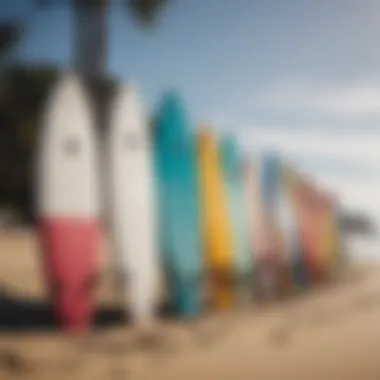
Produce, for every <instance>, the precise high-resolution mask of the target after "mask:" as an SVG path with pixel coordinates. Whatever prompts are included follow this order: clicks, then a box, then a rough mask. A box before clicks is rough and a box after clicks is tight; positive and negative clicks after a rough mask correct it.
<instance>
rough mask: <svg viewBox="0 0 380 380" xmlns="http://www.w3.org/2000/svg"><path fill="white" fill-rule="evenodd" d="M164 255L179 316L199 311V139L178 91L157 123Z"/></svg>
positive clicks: (163, 105)
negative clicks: (197, 145)
mask: <svg viewBox="0 0 380 380" xmlns="http://www.w3.org/2000/svg"><path fill="white" fill-rule="evenodd" d="M154 135H155V136H154V149H155V164H156V165H155V166H156V170H157V184H158V186H157V190H158V203H159V231H160V251H161V257H162V261H163V264H164V265H163V267H164V271H165V275H166V282H167V287H168V290H169V296H170V300H171V304H172V306H173V307H174V310H175V311H176V313H177V314H179V315H182V316H190V317H191V316H195V315H197V314H198V313H199V312H200V310H201V281H200V277H201V276H200V275H201V270H202V252H201V236H200V221H199V217H200V215H199V196H198V192H199V189H198V175H197V165H196V163H197V162H196V150H195V139H194V136H193V134H192V132H191V129H190V122H189V119H188V117H187V113H186V110H185V107H184V104H183V102H182V100H181V98H180V96H179V94H178V93H177V92H168V93H166V94H165V95H164V96H163V99H162V102H161V105H160V107H159V109H158V113H157V114H156V118H155V128H154Z"/></svg>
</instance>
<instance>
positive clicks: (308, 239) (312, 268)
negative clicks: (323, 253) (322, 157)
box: [298, 178, 320, 283]
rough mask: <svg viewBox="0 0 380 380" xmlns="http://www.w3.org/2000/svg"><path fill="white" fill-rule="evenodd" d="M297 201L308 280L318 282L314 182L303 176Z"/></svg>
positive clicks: (316, 204) (318, 265) (318, 257)
mask: <svg viewBox="0 0 380 380" xmlns="http://www.w3.org/2000/svg"><path fill="white" fill-rule="evenodd" d="M298 202H299V222H300V223H299V225H300V229H301V244H302V247H303V252H304V260H305V267H306V270H307V273H308V282H309V283H310V282H311V283H312V282H318V281H319V278H320V251H319V239H320V237H319V229H318V217H317V212H318V200H317V193H316V191H315V189H314V184H313V183H312V182H311V181H309V180H307V179H305V178H302V179H301V180H300V183H299V189H298Z"/></svg>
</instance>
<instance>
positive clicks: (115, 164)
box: [107, 85, 159, 325]
mask: <svg viewBox="0 0 380 380" xmlns="http://www.w3.org/2000/svg"><path fill="white" fill-rule="evenodd" d="M151 148H152V147H151V139H150V134H149V126H148V121H147V117H146V114H145V111H144V109H143V105H142V104H141V101H140V99H139V97H138V95H137V92H136V91H135V90H134V89H133V88H132V87H131V86H127V85H122V86H120V88H119V90H118V92H117V94H116V96H115V98H114V102H113V106H112V112H111V118H110V124H109V129H108V136H107V158H108V174H109V175H108V186H109V189H108V190H109V191H108V196H109V207H110V208H109V220H110V223H111V236H112V246H113V250H114V259H115V262H116V263H117V266H118V272H119V274H120V273H121V274H122V279H123V281H122V282H121V286H122V288H123V292H122V293H123V297H124V301H125V308H126V309H128V307H129V309H130V311H131V315H132V318H133V320H134V322H135V323H136V324H139V325H147V324H151V323H152V321H153V320H154V317H155V310H156V307H157V301H158V272H159V268H158V252H159V251H158V237H157V230H156V227H157V222H156V204H155V190H154V186H155V181H154V168H153V156H152V152H151Z"/></svg>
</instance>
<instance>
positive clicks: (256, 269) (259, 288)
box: [244, 156, 275, 299]
mask: <svg viewBox="0 0 380 380" xmlns="http://www.w3.org/2000/svg"><path fill="white" fill-rule="evenodd" d="M260 178H261V165H260V158H259V157H257V156H256V157H247V158H246V159H245V161H244V186H245V193H246V205H247V208H248V215H249V222H248V226H249V227H248V228H249V235H250V242H251V247H252V251H253V278H252V280H253V281H252V291H253V293H254V294H255V296H256V297H258V298H259V299H265V298H267V297H270V296H271V295H272V293H273V292H274V287H275V277H274V271H273V262H272V261H273V255H272V251H273V242H272V235H271V233H270V232H271V231H270V229H269V228H268V219H267V215H266V212H265V209H264V203H263V201H262V194H261V183H260Z"/></svg>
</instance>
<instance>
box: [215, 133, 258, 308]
mask: <svg viewBox="0 0 380 380" xmlns="http://www.w3.org/2000/svg"><path fill="white" fill-rule="evenodd" d="M220 155H221V165H222V173H223V180H224V184H225V188H226V191H227V205H228V218H229V220H230V222H231V227H232V239H233V257H234V259H235V260H234V261H235V271H236V274H237V292H238V299H239V301H240V302H241V303H247V302H248V301H249V300H250V299H251V294H252V291H251V289H250V285H251V276H252V262H253V257H252V251H251V246H250V244H249V233H248V212H247V207H246V206H247V205H246V202H245V200H246V199H245V189H244V183H243V178H244V177H243V164H242V157H241V155H240V152H239V147H238V144H237V141H236V139H235V138H234V137H233V136H226V137H224V138H222V139H221V142H220Z"/></svg>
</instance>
